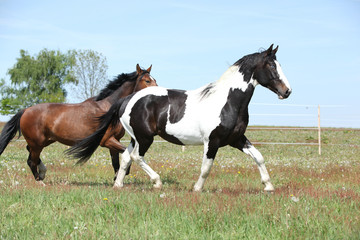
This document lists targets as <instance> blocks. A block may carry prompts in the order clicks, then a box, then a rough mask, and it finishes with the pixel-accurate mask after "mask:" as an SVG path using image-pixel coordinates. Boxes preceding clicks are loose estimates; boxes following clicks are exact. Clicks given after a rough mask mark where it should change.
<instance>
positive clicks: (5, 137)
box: [0, 109, 25, 155]
mask: <svg viewBox="0 0 360 240" xmlns="http://www.w3.org/2000/svg"><path fill="white" fill-rule="evenodd" d="M24 112H25V109H23V110H20V111H19V112H18V113H17V114H15V116H13V117H12V118H11V119H10V121H8V122H7V123H6V124H5V126H4V128H3V130H2V132H1V135H0V155H1V154H2V153H3V151H4V150H5V148H6V147H7V145H8V144H9V142H10V141H11V139H13V138H14V137H15V135H16V132H18V131H19V137H20V136H21V130H20V119H21V117H22V115H23V114H24Z"/></svg>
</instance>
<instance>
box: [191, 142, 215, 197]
mask: <svg viewBox="0 0 360 240" xmlns="http://www.w3.org/2000/svg"><path fill="white" fill-rule="evenodd" d="M207 150H208V144H207V143H206V144H204V157H203V162H202V165H201V173H200V177H199V179H198V181H197V182H196V183H195V185H194V191H195V192H201V191H202V189H203V187H204V184H205V180H206V178H207V177H208V176H209V174H210V170H211V167H212V165H213V162H214V159H213V158H208V156H207Z"/></svg>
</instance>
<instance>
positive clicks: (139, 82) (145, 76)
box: [134, 64, 157, 92]
mask: <svg viewBox="0 0 360 240" xmlns="http://www.w3.org/2000/svg"><path fill="white" fill-rule="evenodd" d="M151 67H152V65H151V66H150V67H149V68H148V69H146V70H142V69H141V68H140V66H139V64H137V65H136V72H137V79H136V86H135V88H134V92H137V91H139V90H141V89H143V88H146V87H151V86H157V84H156V80H155V78H153V77H152V76H151V75H150V71H151Z"/></svg>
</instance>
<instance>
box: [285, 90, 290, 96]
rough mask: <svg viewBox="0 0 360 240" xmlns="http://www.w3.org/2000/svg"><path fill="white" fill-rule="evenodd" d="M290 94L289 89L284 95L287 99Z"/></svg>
mask: <svg viewBox="0 0 360 240" xmlns="http://www.w3.org/2000/svg"><path fill="white" fill-rule="evenodd" d="M290 94H291V89H288V90H286V92H285V95H286V97H288V96H289V95H290Z"/></svg>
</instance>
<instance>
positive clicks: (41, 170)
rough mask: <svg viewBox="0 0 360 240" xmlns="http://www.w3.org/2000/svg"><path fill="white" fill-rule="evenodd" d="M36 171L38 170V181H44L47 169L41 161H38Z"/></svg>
mask: <svg viewBox="0 0 360 240" xmlns="http://www.w3.org/2000/svg"><path fill="white" fill-rule="evenodd" d="M38 170H39V177H40V179H45V174H46V171H47V169H46V167H45V165H44V163H43V162H42V161H40V163H39V165H38Z"/></svg>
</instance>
